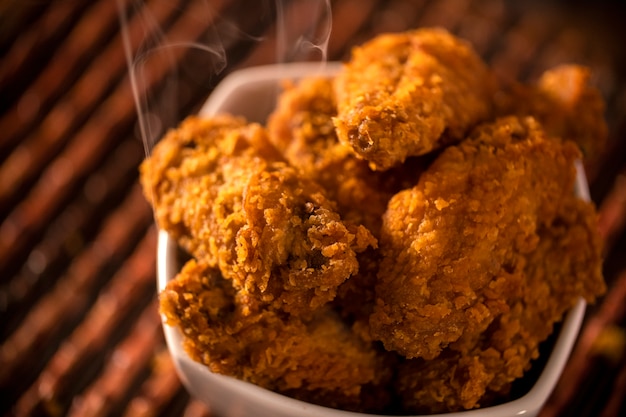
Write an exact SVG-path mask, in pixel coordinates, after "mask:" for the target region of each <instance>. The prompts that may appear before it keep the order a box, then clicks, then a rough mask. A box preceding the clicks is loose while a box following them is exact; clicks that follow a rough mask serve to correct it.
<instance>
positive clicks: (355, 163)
mask: <svg viewBox="0 0 626 417" xmlns="http://www.w3.org/2000/svg"><path fill="white" fill-rule="evenodd" d="M335 101H336V100H335V95H334V91H333V79H332V78H309V79H304V80H302V81H300V82H299V83H297V84H289V85H286V89H285V91H284V92H283V93H282V94H281V95H280V96H279V99H278V103H277V106H276V109H275V110H274V112H273V113H272V114H271V115H270V117H269V119H268V131H269V134H270V140H271V141H272V142H273V143H274V144H275V145H276V147H277V148H278V149H279V150H280V151H281V153H282V154H283V155H284V157H285V159H286V160H287V161H289V163H290V164H291V165H292V166H293V167H296V168H297V169H298V170H299V171H300V172H301V173H302V174H303V175H304V176H306V177H307V178H310V179H312V180H314V181H315V182H317V183H318V184H320V185H321V186H322V187H324V189H325V190H326V191H327V193H328V196H329V198H330V199H331V200H334V201H336V202H337V205H338V209H339V212H340V213H341V215H342V217H343V218H345V219H346V220H348V221H351V222H353V223H355V224H363V225H364V226H366V227H367V228H368V229H369V230H370V231H372V233H373V234H374V235H375V236H378V231H379V229H380V224H381V218H382V214H383V212H384V211H385V209H386V206H387V202H388V201H389V199H390V198H391V196H392V195H393V194H395V193H396V192H397V191H399V190H400V189H402V188H406V187H409V186H412V185H413V184H415V183H416V182H417V178H418V177H419V173H420V172H421V170H422V169H423V165H424V164H423V161H419V160H412V161H411V162H410V163H407V164H404V165H403V166H402V167H399V168H397V169H395V170H392V171H391V172H387V173H380V172H374V171H372V170H371V169H370V168H369V166H368V163H367V162H366V161H362V160H360V159H359V158H357V156H356V155H355V154H354V152H353V151H352V149H351V148H350V147H348V146H346V145H345V144H343V143H341V142H340V141H339V139H338V137H337V133H336V131H335V127H334V125H333V118H334V117H335V116H336V115H337V105H336V102H335Z"/></svg>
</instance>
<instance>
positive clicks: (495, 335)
mask: <svg viewBox="0 0 626 417" xmlns="http://www.w3.org/2000/svg"><path fill="white" fill-rule="evenodd" d="M537 235H538V237H539V242H538V245H537V247H536V248H535V249H534V250H533V251H532V252H531V253H529V254H527V255H525V256H524V268H523V270H524V273H523V274H517V275H516V276H514V277H512V278H513V280H512V281H509V282H508V285H509V286H510V287H512V288H511V290H510V291H508V298H507V300H506V302H507V305H508V309H507V310H506V311H505V312H503V313H502V314H501V315H499V316H498V317H497V318H496V319H495V320H494V321H493V323H492V324H491V325H490V326H489V327H488V329H487V330H486V331H485V332H484V333H482V334H480V335H479V337H478V338H477V340H476V341H475V342H473V343H471V344H468V343H453V344H451V345H450V346H449V347H448V348H447V349H445V350H444V351H443V352H442V354H441V355H440V356H438V357H437V358H435V359H433V360H430V361H426V360H423V359H413V360H409V361H407V362H405V363H404V364H402V365H401V366H400V368H399V373H398V376H397V378H396V388H397V392H398V393H400V395H401V396H402V397H403V403H404V404H405V405H406V406H407V408H408V410H410V411H412V412H416V413H422V412H427V413H436V412H447V411H459V410H463V409H470V408H476V407H479V406H481V407H484V406H487V405H491V402H492V401H498V400H500V401H501V400H502V398H505V395H506V394H507V393H508V391H509V389H510V387H511V385H512V383H513V381H515V380H516V379H518V378H521V377H522V376H523V375H524V372H526V371H528V369H529V368H530V366H531V360H533V359H537V357H538V355H539V345H540V343H541V342H543V341H544V340H546V339H547V338H548V336H549V335H550V334H551V333H552V331H553V327H554V324H555V323H556V322H558V321H560V320H561V319H562V317H563V315H564V314H565V312H566V311H567V310H568V309H570V308H571V307H573V306H574V304H575V303H576V302H577V301H578V299H579V297H581V296H583V297H584V298H586V299H587V301H589V302H592V301H594V299H595V298H596V297H597V296H599V295H600V294H602V293H604V291H605V284H604V281H603V279H602V271H601V265H602V259H601V255H602V254H601V248H602V244H601V240H600V237H599V234H598V232H597V230H596V214H595V210H594V209H593V206H592V205H591V204H589V203H586V202H584V201H582V200H580V199H578V198H576V197H574V196H568V197H566V198H565V200H564V201H563V204H562V205H561V206H560V208H559V210H558V214H557V216H556V217H555V218H554V219H553V220H552V221H551V222H549V223H547V224H542V225H541V226H540V227H539V229H538V231H537Z"/></svg>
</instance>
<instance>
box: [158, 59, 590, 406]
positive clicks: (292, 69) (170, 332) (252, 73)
mask: <svg viewBox="0 0 626 417" xmlns="http://www.w3.org/2000/svg"><path fill="white" fill-rule="evenodd" d="M339 68H340V64H338V63H328V64H320V63H297V64H283V65H271V66H263V67H256V68H248V69H244V70H240V71H237V72H234V73H232V74H231V75H229V76H227V77H226V78H225V79H224V80H223V81H222V82H221V83H220V84H219V85H218V86H217V88H216V89H215V90H214V92H213V93H212V94H211V96H210V97H209V99H208V101H207V102H206V104H205V106H204V107H203V108H202V110H201V111H200V114H201V115H204V116H210V115H212V114H216V113H219V112H230V113H233V114H238V115H242V116H245V117H247V118H248V119H249V120H250V121H256V122H261V123H263V122H265V119H266V117H267V115H268V114H269V113H270V112H271V110H272V109H273V108H274V104H275V97H276V95H277V93H278V92H279V91H280V82H281V81H282V80H284V79H298V78H301V77H303V76H310V75H326V76H330V75H332V74H335V73H336V72H337V71H338V70H339ZM578 174H579V175H578V179H577V184H576V185H577V192H578V193H579V195H580V196H581V197H582V198H585V199H589V190H588V186H587V183H586V180H585V175H584V172H583V169H582V166H578ZM176 254H177V247H176V243H175V242H174V241H173V240H171V239H170V238H169V236H168V234H167V233H166V232H163V231H161V232H160V233H159V241H158V272H157V274H158V289H159V292H160V291H162V290H163V289H164V288H165V286H166V284H167V282H168V281H169V280H171V279H172V278H173V277H174V276H175V275H176V273H177V271H178V270H179V268H180V265H179V263H178V257H177V255H176ZM584 313H585V302H584V301H583V300H582V299H581V300H580V301H579V302H578V303H577V304H576V306H575V307H574V308H573V309H572V310H571V311H570V312H569V313H568V314H567V316H566V318H565V321H564V322H563V325H562V327H561V329H560V332H559V334H558V337H557V338H556V341H555V344H554V346H553V348H552V351H551V353H550V356H549V357H548V358H547V361H546V363H545V365H544V367H543V369H542V370H541V372H540V374H539V377H538V379H537V380H536V382H535V384H534V385H533V386H532V388H531V389H530V391H528V392H527V393H526V394H525V395H523V396H522V397H520V398H518V399H516V400H513V401H510V402H507V403H504V404H501V405H496V406H493V407H486V408H482V409H477V410H470V411H463V412H456V413H447V414H442V415H445V416H447V417H512V416H521V415H523V416H524V417H531V416H536V415H537V414H538V412H539V410H540V409H541V407H542V406H543V405H544V403H545V401H546V400H547V398H548V396H549V395H550V393H551V392H552V390H553V388H554V386H555V384H556V383H557V381H558V379H559V376H560V374H561V372H562V370H563V367H564V365H565V363H566V361H567V358H568V357H569V355H570V352H571V349H572V347H573V345H574V342H575V341H576V337H577V335H578V332H579V330H580V326H581V323H582V320H583V316H584ZM163 329H164V331H165V338H166V341H167V344H168V347H169V349H170V352H171V354H172V357H173V360H174V362H175V365H176V368H177V370H178V373H179V375H180V377H181V379H182V381H183V383H184V385H185V386H186V387H187V389H188V390H189V392H190V393H191V394H192V395H193V396H194V397H196V398H198V399H200V400H202V401H204V402H205V403H206V404H208V405H209V406H210V408H211V410H212V412H214V413H215V415H218V416H220V417H234V416H238V417H241V416H251V417H252V416H253V417H313V416H315V417H357V416H363V414H359V413H353V412H347V411H341V410H335V409H331V408H327V407H321V406H318V405H313V404H309V403H306V402H303V401H298V400H295V399H293V398H289V397H286V396H284V395H281V394H277V393H275V392H272V391H269V390H266V389H264V388H260V387H258V386H256V385H253V384H250V383H247V382H243V381H240V380H237V379H235V378H232V377H228V376H224V375H219V374H214V373H212V372H211V371H209V370H208V368H207V367H206V366H204V365H202V364H200V363H197V362H195V361H193V360H192V359H190V358H189V356H187V354H186V353H185V351H184V350H183V348H182V344H181V340H182V338H181V335H180V333H179V331H178V329H176V328H172V327H170V326H167V325H165V324H164V326H163Z"/></svg>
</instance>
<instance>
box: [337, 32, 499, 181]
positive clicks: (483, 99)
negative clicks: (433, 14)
mask: <svg viewBox="0 0 626 417" xmlns="http://www.w3.org/2000/svg"><path fill="white" fill-rule="evenodd" d="M493 88H494V84H493V80H492V76H491V74H490V73H489V71H488V69H487V67H486V65H485V64H484V63H483V62H482V61H481V59H480V58H479V57H478V55H477V54H476V53H475V52H474V51H473V49H472V48H471V47H470V46H469V45H468V44H467V43H465V42H463V41H461V40H459V39H458V38H455V37H454V36H452V35H450V34H449V33H448V32H446V31H445V30H443V29H418V30H413V31H409V32H404V33H397V34H386V35H380V36H378V37H376V38H374V39H373V40H371V41H369V42H367V43H365V44H364V45H363V46H360V47H357V48H355V49H354V51H353V55H352V58H351V59H350V61H349V62H348V63H347V64H346V65H345V68H344V70H343V71H342V72H341V73H340V74H339V75H338V76H337V80H336V94H337V104H338V115H337V118H336V119H335V126H336V127H337V133H338V136H339V139H340V140H341V141H342V142H343V143H345V144H347V145H349V146H350V147H352V149H353V150H354V151H355V152H356V153H357V154H358V155H359V156H360V157H362V158H363V159H365V160H367V161H369V162H370V166H371V167H372V168H373V169H376V170H385V169H388V168H390V167H392V166H394V165H398V164H400V163H402V162H403V161H404V160H405V159H406V158H407V157H408V156H412V155H422V154H425V153H427V152H430V151H432V150H433V149H436V148H438V147H440V146H441V145H442V144H443V143H446V142H452V141H459V140H461V139H462V138H463V136H464V135H465V134H466V133H467V132H468V131H469V129H470V128H472V127H473V126H474V125H475V124H477V123H478V122H481V121H484V120H487V119H488V118H489V117H490V115H491V111H492V109H491V96H492V94H493V92H494V90H493Z"/></svg>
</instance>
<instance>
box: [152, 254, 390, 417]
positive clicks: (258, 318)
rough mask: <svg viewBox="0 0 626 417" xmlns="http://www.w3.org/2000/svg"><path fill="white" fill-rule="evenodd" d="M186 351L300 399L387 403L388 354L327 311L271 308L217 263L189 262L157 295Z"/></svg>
mask: <svg viewBox="0 0 626 417" xmlns="http://www.w3.org/2000/svg"><path fill="white" fill-rule="evenodd" d="M160 306H161V312H162V313H163V314H164V315H165V316H166V318H167V323H168V324H170V325H173V326H178V327H179V328H180V329H181V330H182V334H183V337H184V339H183V340H184V348H185V350H186V352H188V354H189V355H190V357H191V358H193V359H194V360H196V361H198V362H201V363H204V364H205V365H207V366H208V367H209V369H210V370H211V371H212V372H216V373H220V374H225V375H231V376H234V377H236V378H239V379H241V380H244V381H248V382H251V383H254V384H257V385H259V386H261V387H265V388H268V389H271V390H274V391H276V392H280V393H284V394H286V395H289V396H291V397H294V398H298V399H301V400H304V401H308V402H313V403H318V404H323V405H325V406H329V407H336V408H343V409H348V410H358V411H372V410H377V409H380V408H381V407H382V406H384V405H385V403H386V402H387V401H388V398H389V394H388V392H387V391H386V388H385V385H386V384H387V383H388V381H389V379H390V377H391V371H390V369H389V367H388V366H387V363H386V359H385V356H382V355H380V354H379V353H378V352H377V351H376V350H375V349H374V348H373V347H372V345H371V344H368V343H365V342H363V340H362V339H361V338H359V337H357V336H356V335H355V334H353V333H352V332H351V331H350V329H349V327H347V326H346V325H345V324H344V323H343V321H342V320H340V319H339V317H338V316H337V314H336V313H334V312H333V311H332V310H331V309H329V308H321V309H319V310H317V311H316V312H315V313H314V315H313V316H312V317H311V318H310V319H302V318H300V317H296V316H294V315H286V314H284V313H281V312H279V311H277V310H268V309H266V308H261V307H262V306H260V305H259V303H258V302H256V300H255V298H253V297H249V296H248V295H246V294H245V293H244V292H242V291H236V290H235V289H234V287H233V286H232V281H230V280H226V279H224V278H223V277H222V275H221V273H220V272H219V270H218V269H216V268H211V267H208V266H205V265H201V264H199V263H197V262H196V261H195V260H193V259H192V260H190V261H188V262H187V264H185V266H184V267H183V269H182V271H181V272H180V273H179V274H178V276H177V277H176V278H175V279H174V280H172V281H170V282H169V283H168V285H167V288H166V289H165V290H164V291H163V292H162V293H161V296H160Z"/></svg>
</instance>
